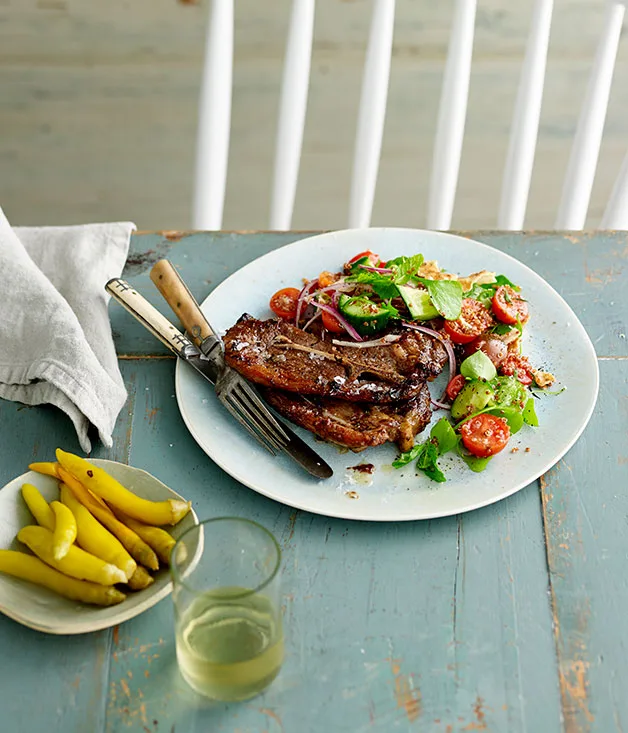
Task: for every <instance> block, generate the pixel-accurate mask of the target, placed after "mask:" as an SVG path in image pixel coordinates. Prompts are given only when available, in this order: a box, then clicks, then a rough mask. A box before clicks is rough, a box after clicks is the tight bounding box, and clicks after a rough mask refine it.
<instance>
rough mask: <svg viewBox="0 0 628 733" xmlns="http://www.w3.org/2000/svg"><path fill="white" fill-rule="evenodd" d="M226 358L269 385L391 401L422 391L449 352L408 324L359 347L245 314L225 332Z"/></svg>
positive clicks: (305, 392)
mask: <svg viewBox="0 0 628 733" xmlns="http://www.w3.org/2000/svg"><path fill="white" fill-rule="evenodd" d="M223 342H224V346H225V361H226V362H227V364H228V365H229V366H231V367H233V368H234V369H236V370H237V371H238V372H240V374H242V375H243V376H245V377H246V378H247V379H250V380H251V381H252V382H255V383H257V384H259V385H262V386H264V387H271V388H274V389H281V390H286V391H288V392H296V393H299V394H302V395H319V396H324V397H334V398H338V399H343V400H349V401H352V402H369V403H374V404H385V403H391V402H400V401H403V400H409V399H411V398H413V397H416V396H418V395H420V394H422V392H423V389H424V382H425V380H426V379H429V378H432V377H434V376H436V375H437V374H439V373H440V371H441V370H442V368H443V366H444V364H445V362H446V360H447V354H446V352H445V349H444V347H443V345H442V344H441V343H440V342H439V341H437V340H436V339H433V338H431V337H430V336H426V335H424V334H422V333H419V332H417V331H410V330H403V331H402V332H401V333H400V334H399V339H398V340H397V341H395V342H393V343H390V344H383V345H381V346H372V347H369V348H363V349H361V348H355V347H352V346H336V345H334V344H332V343H331V341H327V340H323V339H321V338H319V337H318V336H316V335H314V334H311V333H308V332H306V331H303V330H302V329H300V328H296V327H295V326H292V325H291V324H289V323H287V322H286V321H282V320H275V319H270V320H266V321H261V320H258V319H256V318H253V317H252V316H249V315H246V314H245V315H243V316H242V317H241V318H240V319H239V320H238V322H237V323H236V324H235V325H234V326H232V327H231V328H230V329H229V330H228V331H227V333H226V334H225V336H224V339H223Z"/></svg>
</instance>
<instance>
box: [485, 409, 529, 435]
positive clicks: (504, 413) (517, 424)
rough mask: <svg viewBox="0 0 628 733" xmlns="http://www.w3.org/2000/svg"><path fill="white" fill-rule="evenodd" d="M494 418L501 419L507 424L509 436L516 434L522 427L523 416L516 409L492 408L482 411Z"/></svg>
mask: <svg viewBox="0 0 628 733" xmlns="http://www.w3.org/2000/svg"><path fill="white" fill-rule="evenodd" d="M484 412H488V413H490V414H491V415H495V417H503V418H504V419H505V420H506V422H507V423H508V427H509V428H510V433H511V435H514V434H515V433H518V432H519V431H520V430H521V428H522V427H523V414H522V413H521V411H520V410H517V408H516V407H493V408H491V409H488V410H484Z"/></svg>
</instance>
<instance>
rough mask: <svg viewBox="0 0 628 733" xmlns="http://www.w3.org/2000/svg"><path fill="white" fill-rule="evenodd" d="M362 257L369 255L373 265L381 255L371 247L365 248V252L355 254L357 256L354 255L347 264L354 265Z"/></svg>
mask: <svg viewBox="0 0 628 733" xmlns="http://www.w3.org/2000/svg"><path fill="white" fill-rule="evenodd" d="M362 257H368V259H369V262H370V264H371V265H376V264H377V263H378V262H379V255H376V254H374V253H373V252H371V250H370V249H366V250H364V252H360V253H359V254H357V255H355V257H352V258H351V259H350V260H349V261H348V262H347V265H352V264H353V263H354V262H357V261H358V260H360V259H362Z"/></svg>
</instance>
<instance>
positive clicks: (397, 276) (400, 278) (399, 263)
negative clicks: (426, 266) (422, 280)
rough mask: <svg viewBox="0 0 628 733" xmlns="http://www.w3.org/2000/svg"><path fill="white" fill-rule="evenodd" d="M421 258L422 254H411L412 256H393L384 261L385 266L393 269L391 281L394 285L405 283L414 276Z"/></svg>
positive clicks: (419, 265)
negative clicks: (391, 258)
mask: <svg viewBox="0 0 628 733" xmlns="http://www.w3.org/2000/svg"><path fill="white" fill-rule="evenodd" d="M423 260H424V257H423V255H422V254H418V255H412V257H395V259H394V260H388V262H386V267H387V268H389V269H391V270H393V271H394V275H393V281H394V283H395V285H405V284H406V283H407V282H409V281H410V280H411V279H413V278H414V277H416V274H417V272H418V271H419V267H421V265H422V264H423Z"/></svg>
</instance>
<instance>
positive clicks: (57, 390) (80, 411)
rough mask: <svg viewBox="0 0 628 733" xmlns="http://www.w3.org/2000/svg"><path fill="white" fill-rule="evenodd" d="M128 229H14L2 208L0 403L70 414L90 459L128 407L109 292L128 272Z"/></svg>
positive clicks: (122, 225) (107, 442)
mask: <svg viewBox="0 0 628 733" xmlns="http://www.w3.org/2000/svg"><path fill="white" fill-rule="evenodd" d="M134 229H135V225H134V224H133V223H131V222H119V223H108V224H89V225H84V226H68V227H16V228H14V229H13V228H12V227H11V225H10V224H9V222H8V221H7V219H6V217H5V215H4V213H3V211H2V209H1V208H0V278H1V285H0V397H4V398H5V399H8V400H14V401H16V402H22V403H24V404H27V405H40V404H45V403H49V404H52V405H56V406H57V407H58V408H60V409H61V410H63V411H64V412H65V413H66V414H67V415H68V416H69V417H70V419H71V420H72V422H73V423H74V426H75V428H76V432H77V435H78V439H79V442H80V444H81V448H82V449H83V450H84V451H85V452H86V453H89V452H90V451H91V442H90V439H89V437H88V429H89V427H90V424H91V425H93V426H95V427H96V428H97V430H98V434H99V437H100V439H101V441H102V442H103V443H104V445H105V446H107V447H111V445H112V437H111V435H112V432H113V428H114V425H115V422H116V419H117V417H118V415H119V413H120V410H121V409H122V406H123V405H124V403H125V401H126V397H127V393H126V389H125V387H124V382H123V380H122V376H121V374H120V370H119V368H118V363H117V359H116V352H115V347H114V344H113V338H112V334H111V325H110V322H109V315H108V312H107V303H108V302H109V298H110V296H109V294H108V293H107V292H106V291H105V284H106V282H107V281H108V280H109V279H110V278H112V277H119V276H120V275H121V273H122V268H123V267H124V263H125V262H126V257H127V254H128V249H129V241H130V237H131V232H132V231H133V230H134Z"/></svg>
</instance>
